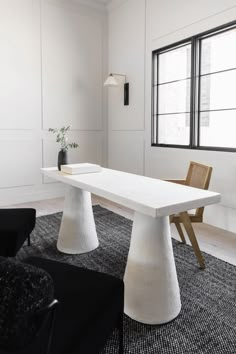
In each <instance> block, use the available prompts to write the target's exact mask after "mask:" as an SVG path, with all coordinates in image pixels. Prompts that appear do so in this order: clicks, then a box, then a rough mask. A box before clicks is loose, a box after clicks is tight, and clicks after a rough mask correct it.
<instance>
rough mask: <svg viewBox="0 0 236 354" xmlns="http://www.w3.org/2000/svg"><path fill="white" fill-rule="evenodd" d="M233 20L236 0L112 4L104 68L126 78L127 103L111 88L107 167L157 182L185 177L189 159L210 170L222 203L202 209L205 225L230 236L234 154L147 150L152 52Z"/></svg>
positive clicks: (235, 188)
mask: <svg viewBox="0 0 236 354" xmlns="http://www.w3.org/2000/svg"><path fill="white" fill-rule="evenodd" d="M235 18H236V0H224V1H222V0H199V1H195V0H178V1H173V0H146V1H145V0H123V1H122V0H114V1H113V3H112V5H111V6H110V11H109V67H110V70H113V71H114V72H116V71H117V72H119V71H120V72H121V73H125V74H127V75H128V78H129V81H130V96H131V99H130V105H129V106H128V107H124V106H123V105H122V101H121V97H119V95H117V93H116V92H111V90H110V95H109V118H108V119H109V123H108V124H109V149H108V154H109V166H111V167H112V168H119V169H123V170H127V171H131V172H135V173H140V174H144V175H147V176H151V177H157V178H181V177H184V176H185V174H186V171H187V168H188V164H189V161H190V160H195V161H200V162H202V163H206V164H209V165H211V166H213V168H214V170H213V175H212V182H211V185H210V189H211V190H215V191H218V192H220V193H222V201H221V203H220V204H219V205H214V206H210V207H208V208H206V213H205V221H206V222H208V223H210V224H213V225H216V226H219V227H222V228H224V229H227V230H231V231H234V232H236V183H235V181H236V154H235V153H227V152H210V151H192V150H187V149H171V148H169V149H167V148H157V147H151V52H152V50H154V49H157V48H160V47H162V46H165V45H167V44H170V43H174V42H176V41H178V40H181V39H184V38H187V37H189V36H191V35H193V34H197V33H200V32H202V31H205V30H207V29H210V28H214V27H216V26H218V25H221V24H224V23H227V22H230V21H233V20H235ZM144 53H145V57H144V55H143V54H144ZM118 70H119V71H118ZM143 82H144V83H145V85H144V86H143ZM120 95H121V92H120ZM118 100H119V101H118ZM144 111H145V113H144ZM222 119H223V117H222Z"/></svg>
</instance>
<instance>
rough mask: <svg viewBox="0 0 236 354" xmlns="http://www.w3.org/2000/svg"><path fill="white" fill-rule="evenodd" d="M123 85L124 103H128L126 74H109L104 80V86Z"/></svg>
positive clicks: (126, 104)
mask: <svg viewBox="0 0 236 354" xmlns="http://www.w3.org/2000/svg"><path fill="white" fill-rule="evenodd" d="M121 85H124V105H125V106H128V105H129V83H128V82H126V75H122V74H114V73H111V74H109V76H108V78H107V79H106V81H105V82H104V86H121Z"/></svg>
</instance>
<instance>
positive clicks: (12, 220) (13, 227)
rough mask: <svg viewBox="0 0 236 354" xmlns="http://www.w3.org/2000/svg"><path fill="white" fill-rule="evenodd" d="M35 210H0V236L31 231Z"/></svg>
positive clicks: (33, 224)
mask: <svg viewBox="0 0 236 354" xmlns="http://www.w3.org/2000/svg"><path fill="white" fill-rule="evenodd" d="M34 226H35V209H30V208H28V209H27V208H26V209H0V234H3V233H5V232H9V234H10V233H11V232H12V233H15V232H20V231H24V230H25V229H27V230H28V229H29V230H33V228H34Z"/></svg>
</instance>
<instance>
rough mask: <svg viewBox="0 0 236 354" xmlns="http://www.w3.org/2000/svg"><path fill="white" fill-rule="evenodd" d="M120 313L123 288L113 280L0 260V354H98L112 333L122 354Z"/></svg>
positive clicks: (37, 261)
mask: <svg viewBox="0 0 236 354" xmlns="http://www.w3.org/2000/svg"><path fill="white" fill-rule="evenodd" d="M34 274H35V275H34ZM52 289H53V292H52ZM54 298H56V299H58V301H59V304H58V306H57V307H56V311H54V309H55V304H56V301H55V300H54ZM36 299H37V301H35V300H36ZM39 300H40V301H39ZM53 300H54V301H53ZM123 308H124V284H123V281H122V280H120V279H116V278H115V277H113V276H110V275H107V274H104V273H100V272H96V271H93V270H88V269H84V268H80V267H76V266H73V265H70V264H66V263H61V262H57V261H53V260H49V259H43V258H37V257H30V258H27V259H26V260H25V261H24V263H21V262H17V261H16V260H15V259H5V258H1V257H0V354H7V353H12V354H78V353H79V354H99V352H100V351H101V350H102V348H103V347H104V345H105V343H106V341H107V339H108V337H109V335H110V334H111V333H112V331H113V330H114V329H115V328H118V330H119V354H122V353H123ZM54 312H55V313H54ZM54 315H55V316H54ZM53 318H54V321H53ZM117 352H118V350H117Z"/></svg>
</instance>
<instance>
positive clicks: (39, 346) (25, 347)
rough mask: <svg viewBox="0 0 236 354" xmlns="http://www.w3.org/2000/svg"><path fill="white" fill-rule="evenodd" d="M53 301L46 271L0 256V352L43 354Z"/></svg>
mask: <svg viewBox="0 0 236 354" xmlns="http://www.w3.org/2000/svg"><path fill="white" fill-rule="evenodd" d="M55 303H56V302H55V300H54V285H53V280H52V278H51V276H50V275H49V274H48V273H47V272H46V271H44V270H43V269H39V268H36V267H34V266H31V265H29V264H24V263H22V262H19V261H17V260H16V259H12V258H5V259H2V258H1V259H0V354H2V353H7V352H11V353H12V354H13V353H14V354H16V353H19V354H33V353H34V354H45V353H46V352H47V350H48V346H49V344H50V335H49V334H50V333H51V332H50V330H51V327H52V322H53V313H54V307H55ZM48 304H50V305H48Z"/></svg>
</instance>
